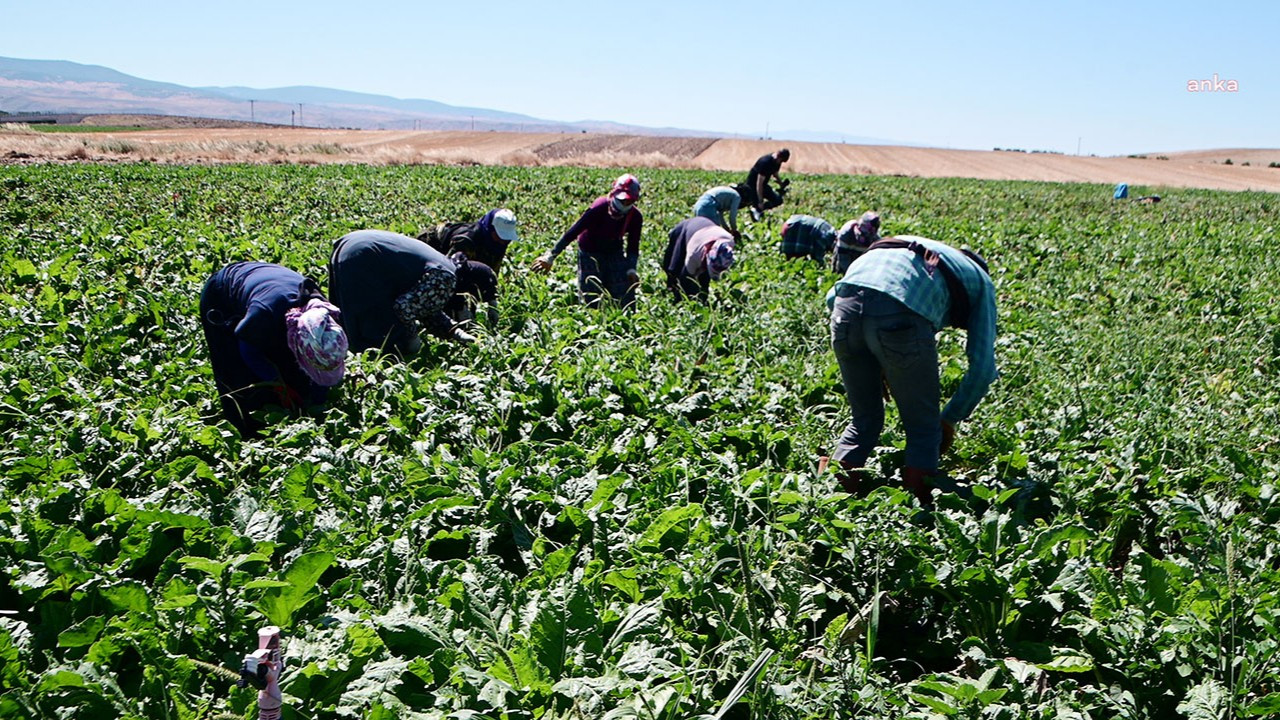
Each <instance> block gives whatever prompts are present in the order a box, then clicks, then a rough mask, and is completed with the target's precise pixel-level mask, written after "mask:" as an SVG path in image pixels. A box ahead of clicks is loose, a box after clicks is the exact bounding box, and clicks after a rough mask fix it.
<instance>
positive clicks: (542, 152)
mask: <svg viewBox="0 0 1280 720" xmlns="http://www.w3.org/2000/svg"><path fill="white" fill-rule="evenodd" d="M87 122H91V123H94V124H116V125H125V124H140V123H135V122H131V121H130V116H120V117H113V116H106V117H98V118H92V119H90V120H88V121H87ZM782 145H786V146H788V147H790V148H791V150H792V160H791V162H789V163H788V164H787V165H786V166H785V170H786V171H790V172H798V173H840V174H854V175H870V174H874V175H905V176H912V177H965V178H979V179H993V180H1043V181H1052V182H1097V183H1107V184H1113V183H1119V182H1127V183H1129V184H1130V185H1133V186H1139V187H1147V186H1149V187H1162V186H1163V187H1196V188H1215V189H1222V190H1265V191H1270V192H1280V167H1268V165H1269V164H1271V163H1275V164H1277V165H1280V150H1216V151H1202V152H1194V153H1169V154H1168V156H1167V159H1165V157H1166V156H1163V155H1161V156H1149V157H1106V158H1104V157H1077V156H1069V155H1056V154H1046V153H1023V152H1007V151H973V150H944V149H938V148H915V147H894V146H875V145H844V144H838V143H796V142H785V143H784V142H779V141H760V140H736V139H712V138H684V137H678V138H664V137H651V136H635V135H600V134H586V133H578V134H572V133H558V134H557V133H499V132H426V131H393V130H321V129H312V128H296V129H295V128H289V127H279V126H274V127H272V126H252V127H239V128H204V127H179V128H167V129H157V130H145V131H137V132H109V133H92V132H91V133H71V134H62V133H44V132H35V131H32V130H31V129H29V128H25V127H22V126H4V128H3V129H0V162H9V163H13V162H24V163H31V162H74V161H97V162H129V161H149V162H163V163H228V162H248V163H311V164H315V163H333V162H339V163H367V164H376V165H393V164H438V163H443V164H479V165H523V166H539V165H548V166H550V165H577V166H593V167H633V168H634V167H676V168H701V169H706V170H721V171H726V172H733V173H735V174H737V173H745V170H746V169H747V168H748V167H750V165H751V163H752V162H753V161H754V160H755V159H756V158H757V157H759V156H760V155H762V154H764V153H766V152H770V151H772V150H775V149H777V148H778V147H780V146H782ZM1227 159H1230V160H1231V161H1232V164H1230V165H1227V164H1225V161H1226V160H1227ZM1246 163H1247V164H1246Z"/></svg>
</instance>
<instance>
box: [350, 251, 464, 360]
mask: <svg viewBox="0 0 1280 720" xmlns="http://www.w3.org/2000/svg"><path fill="white" fill-rule="evenodd" d="M456 273H457V266H456V265H454V263H453V261H452V260H450V259H449V258H447V257H445V256H444V254H442V253H441V252H440V251H438V250H436V249H435V248H433V247H431V246H430V245H428V244H426V243H425V242H422V241H420V240H416V239H414V238H411V237H408V236H406V235H401V234H399V233H393V232H387V231H385V230H358V231H356V232H353V233H348V234H346V235H343V236H342V237H341V238H338V240H337V241H336V242H335V243H334V246H333V256H332V257H331V258H330V260H329V293H330V295H331V296H332V297H333V300H334V303H335V304H337V305H338V307H340V308H342V326H343V328H344V329H345V330H346V331H347V341H348V342H349V343H350V347H351V350H352V352H360V351H361V350H366V349H368V348H378V347H382V346H383V345H384V344H385V343H386V342H388V338H390V342H391V344H392V345H395V346H397V347H398V346H401V345H403V344H405V343H408V342H410V341H411V339H412V338H413V337H415V336H416V334H417V331H418V327H417V325H415V324H414V322H413V321H414V320H416V321H417V322H418V323H421V324H422V326H423V327H424V328H426V329H427V330H428V331H429V332H431V333H432V334H434V335H438V336H440V337H447V336H448V334H449V332H450V331H451V329H452V327H453V323H452V321H450V320H449V318H448V316H447V315H445V314H444V305H445V303H446V302H447V301H448V300H449V297H450V296H451V295H452V294H453V286H454V276H455V274H456Z"/></svg>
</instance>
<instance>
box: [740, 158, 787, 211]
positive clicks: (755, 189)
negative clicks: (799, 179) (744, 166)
mask: <svg viewBox="0 0 1280 720" xmlns="http://www.w3.org/2000/svg"><path fill="white" fill-rule="evenodd" d="M790 159H791V151H790V150H788V149H786V148H782V149H780V150H778V151H776V152H772V153H769V154H768V155H761V156H760V157H759V158H758V159H757V160H756V162H755V164H754V165H752V166H751V171H750V172H748V173H747V183H746V184H747V187H748V188H750V189H751V192H752V195H753V197H752V198H751V218H752V219H753V220H755V221H756V222H759V221H760V218H762V217H763V216H764V211H765V210H769V209H771V208H776V207H778V206H779V205H781V204H782V196H781V195H779V194H778V192H777V191H776V190H774V189H773V187H772V186H771V185H769V181H770V180H771V179H775V178H776V179H777V180H778V185H779V186H780V187H786V181H785V180H783V179H782V178H781V177H780V174H781V173H782V164H783V163H785V162H786V161H788V160H790Z"/></svg>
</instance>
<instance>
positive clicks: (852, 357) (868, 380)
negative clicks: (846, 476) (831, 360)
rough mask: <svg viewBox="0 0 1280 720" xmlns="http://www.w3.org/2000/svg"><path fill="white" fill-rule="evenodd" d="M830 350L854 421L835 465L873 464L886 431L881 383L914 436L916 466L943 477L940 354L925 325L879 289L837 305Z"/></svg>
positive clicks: (911, 460) (912, 462) (910, 450)
mask: <svg viewBox="0 0 1280 720" xmlns="http://www.w3.org/2000/svg"><path fill="white" fill-rule="evenodd" d="M831 345H832V349H833V350H834V351H835V354H836V361H837V362H838V363H839V365H840V377H841V379H842V381H843V382H844V387H845V396H846V398H847V399H848V401H849V408H850V411H851V413H852V417H851V419H850V422H849V426H848V427H847V428H846V429H845V431H844V434H843V435H842V436H841V438H840V442H839V443H838V445H837V447H836V452H835V454H834V456H833V457H834V458H835V459H836V460H839V461H842V462H844V463H845V464H847V465H851V466H854V467H860V466H862V465H864V464H866V461H867V458H868V457H869V456H870V455H871V451H872V450H873V449H875V446H876V445H877V444H878V443H879V441H880V433H881V431H882V430H883V429H884V402H883V400H882V397H881V391H880V387H881V385H880V377H881V375H882V374H883V375H884V377H885V379H886V380H887V381H888V384H889V390H890V392H891V393H892V394H893V398H894V402H895V403H896V404H897V406H898V415H899V417H900V418H901V420H902V427H903V432H904V434H905V435H906V436H907V453H906V454H907V458H906V464H907V466H909V467H919V468H923V469H925V470H936V469H937V467H938V449H939V446H940V444H941V442H942V418H941V408H940V396H941V392H940V390H939V387H938V347H937V342H936V340H935V338H934V331H933V327H932V326H931V325H930V324H929V321H928V320H926V319H925V318H923V317H921V316H920V315H917V314H916V313H914V312H912V311H911V310H908V309H907V308H906V306H904V305H902V304H901V303H899V302H898V301H896V300H894V299H893V298H891V297H889V296H887V295H884V294H883V293H879V292H876V291H874V290H861V291H859V292H858V294H857V295H856V296H855V297H850V298H838V299H837V300H836V307H835V310H834V311H833V312H832V314H831Z"/></svg>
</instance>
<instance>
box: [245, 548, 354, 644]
mask: <svg viewBox="0 0 1280 720" xmlns="http://www.w3.org/2000/svg"><path fill="white" fill-rule="evenodd" d="M334 559H335V558H334V555H333V553H329V552H314V553H307V554H306V555H302V556H300V557H298V559H297V560H294V561H293V564H292V565H290V566H289V569H288V570H286V571H285V572H284V575H283V576H282V577H281V580H283V581H284V582H286V583H288V586H287V587H280V588H271V589H268V590H267V591H266V592H265V593H263V595H262V599H261V600H259V602H258V609H259V610H261V611H262V614H263V615H265V616H266V617H267V620H269V621H271V624H273V625H277V626H279V627H282V628H286V627H291V625H292V622H293V614H294V613H296V612H297V611H298V610H299V609H301V608H302V606H303V605H306V604H307V602H309V601H310V600H311V599H312V598H313V597H315V594H314V592H313V591H314V590H315V587H316V583H318V582H319V581H320V576H321V575H323V574H324V572H325V570H328V569H329V566H330V565H332V564H333V562H334Z"/></svg>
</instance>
